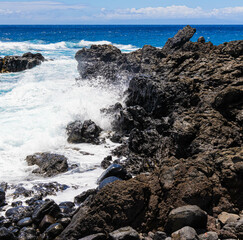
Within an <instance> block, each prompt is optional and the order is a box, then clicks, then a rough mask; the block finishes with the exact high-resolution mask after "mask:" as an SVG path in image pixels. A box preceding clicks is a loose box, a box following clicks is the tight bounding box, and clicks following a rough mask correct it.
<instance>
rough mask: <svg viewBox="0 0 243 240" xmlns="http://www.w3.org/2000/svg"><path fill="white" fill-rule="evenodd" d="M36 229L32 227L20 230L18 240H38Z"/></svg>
mask: <svg viewBox="0 0 243 240" xmlns="http://www.w3.org/2000/svg"><path fill="white" fill-rule="evenodd" d="M36 238H37V236H36V229H34V228H32V227H24V228H22V229H21V230H20V232H19V235H18V240H36Z"/></svg>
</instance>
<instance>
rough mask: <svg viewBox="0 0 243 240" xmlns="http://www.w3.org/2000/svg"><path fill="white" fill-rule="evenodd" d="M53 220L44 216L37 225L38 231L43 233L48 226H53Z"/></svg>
mask: <svg viewBox="0 0 243 240" xmlns="http://www.w3.org/2000/svg"><path fill="white" fill-rule="evenodd" d="M55 222H56V221H55V218H54V217H52V216H50V215H45V217H44V218H43V219H42V221H41V223H40V224H39V229H40V231H41V232H44V231H45V230H46V229H47V228H48V227H49V226H51V225H52V224H54V223H55Z"/></svg>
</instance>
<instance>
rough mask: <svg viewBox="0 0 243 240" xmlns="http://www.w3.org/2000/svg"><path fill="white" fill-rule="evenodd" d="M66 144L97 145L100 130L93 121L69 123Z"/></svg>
mask: <svg viewBox="0 0 243 240" xmlns="http://www.w3.org/2000/svg"><path fill="white" fill-rule="evenodd" d="M66 130H67V135H68V139H67V140H68V142H70V143H93V144H99V138H98V137H99V135H100V133H101V131H102V129H101V128H100V127H99V126H97V125H96V124H95V123H94V122H93V121H91V120H86V121H84V122H81V121H75V122H72V123H69V124H68V126H67V128H66Z"/></svg>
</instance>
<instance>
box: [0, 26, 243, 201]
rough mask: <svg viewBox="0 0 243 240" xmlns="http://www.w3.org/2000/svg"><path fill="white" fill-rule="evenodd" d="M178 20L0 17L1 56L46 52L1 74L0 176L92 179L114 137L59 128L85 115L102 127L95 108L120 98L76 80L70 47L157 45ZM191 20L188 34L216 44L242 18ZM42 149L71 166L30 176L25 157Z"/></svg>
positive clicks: (228, 37)
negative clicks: (136, 22) (86, 139)
mask: <svg viewBox="0 0 243 240" xmlns="http://www.w3.org/2000/svg"><path fill="white" fill-rule="evenodd" d="M192 26H193V25H192ZM182 27H183V26H172V25H168V26H155V25H152V26H148V25H146V26H131V25H129V26H124V25H122V26H115V25H112V26H101V25H99V26H33V25H32V26H1V25H0V57H3V56H6V55H22V54H23V53H25V52H33V53H36V52H40V53H41V54H42V55H43V56H44V57H45V58H46V59H49V60H51V61H46V62H44V63H43V64H41V65H40V66H37V67H35V68H33V69H30V70H26V71H23V72H20V73H5V74H0V169H1V174H0V182H2V181H5V182H9V183H23V184H24V185H25V187H26V188H28V187H29V188H31V186H32V185H33V184H34V183H36V182H38V181H39V182H43V181H57V182H59V183H64V184H68V185H69V186H75V188H77V189H78V190H77V191H78V193H80V191H84V190H86V189H88V188H93V187H95V186H96V184H95V181H96V179H97V177H98V175H100V173H101V172H102V169H101V168H100V167H99V165H100V162H101V161H102V160H103V158H104V157H106V156H107V155H108V154H109V153H110V151H111V150H112V149H113V148H114V147H115V145H114V144H113V143H111V142H109V141H108V140H107V142H106V143H105V144H101V145H98V146H91V145H89V144H78V145H71V144H68V143H67V141H66V139H67V136H66V130H65V128H66V125H67V124H68V123H69V122H71V121H74V120H77V119H79V120H81V121H83V120H86V119H92V120H93V121H95V122H96V123H97V124H98V125H100V126H101V127H102V128H103V129H104V130H105V131H106V132H108V131H109V130H110V122H111V120H110V119H109V118H105V117H104V116H102V115H101V113H100V109H101V108H104V107H108V106H110V105H112V104H114V103H116V102H117V101H120V102H122V101H123V99H122V98H121V96H120V95H119V93H118V91H119V90H116V89H114V88H112V89H111V88H109V87H108V88H107V87H104V86H96V87H94V86H91V85H90V84H89V83H88V82H85V81H84V82H81V83H80V82H79V83H78V84H77V82H76V80H75V79H76V78H77V77H78V76H79V75H78V72H77V62H76V61H75V59H74V56H75V53H76V52H77V51H78V50H79V49H81V48H82V47H90V46H91V45H92V44H113V45H115V46H116V47H118V48H119V49H120V50H121V51H123V52H130V51H134V50H136V49H138V48H141V47H143V45H146V44H149V45H152V46H155V47H163V45H164V44H165V42H166V41H167V39H168V38H170V37H173V36H174V35H175V34H176V33H177V31H178V30H179V29H181V28H182ZM193 27H195V28H196V29H197V32H196V34H195V35H194V37H193V38H192V39H191V40H192V41H197V39H198V37H200V36H204V37H205V40H206V41H211V42H212V43H213V44H215V45H218V44H221V43H224V42H228V41H233V40H242V39H243V25H241V26H237V25H232V26H230V25H227V26H226V25H224V26H212V25H210V26H205V25H204V26H193ZM126 87H127V86H124V89H125V88H126ZM43 151H49V152H54V153H59V154H63V155H65V156H66V157H67V158H68V161H69V164H77V165H78V168H77V169H74V170H70V171H68V172H67V173H63V174H61V175H58V176H56V177H53V178H51V179H43V178H41V177H40V176H35V175H33V174H32V173H31V172H32V170H33V168H32V167H28V166H27V164H26V162H25V157H26V156H27V155H29V154H33V153H35V152H43ZM82 152H89V153H90V154H91V155H83V154H82ZM73 195H75V193H74V192H73V190H72V191H71V190H70V191H69V190H66V191H65V194H64V195H63V196H62V197H60V196H59V199H62V200H71V199H72V197H73ZM76 195H77V194H76Z"/></svg>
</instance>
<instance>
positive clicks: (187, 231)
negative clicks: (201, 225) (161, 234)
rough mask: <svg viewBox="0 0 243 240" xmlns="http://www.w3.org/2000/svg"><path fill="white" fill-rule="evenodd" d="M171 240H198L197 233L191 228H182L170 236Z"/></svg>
mask: <svg viewBox="0 0 243 240" xmlns="http://www.w3.org/2000/svg"><path fill="white" fill-rule="evenodd" d="M171 239H172V240H198V236H197V233H196V231H195V229H193V228H192V227H183V228H181V229H179V230H178V231H176V232H173V233H172V234H171Z"/></svg>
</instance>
